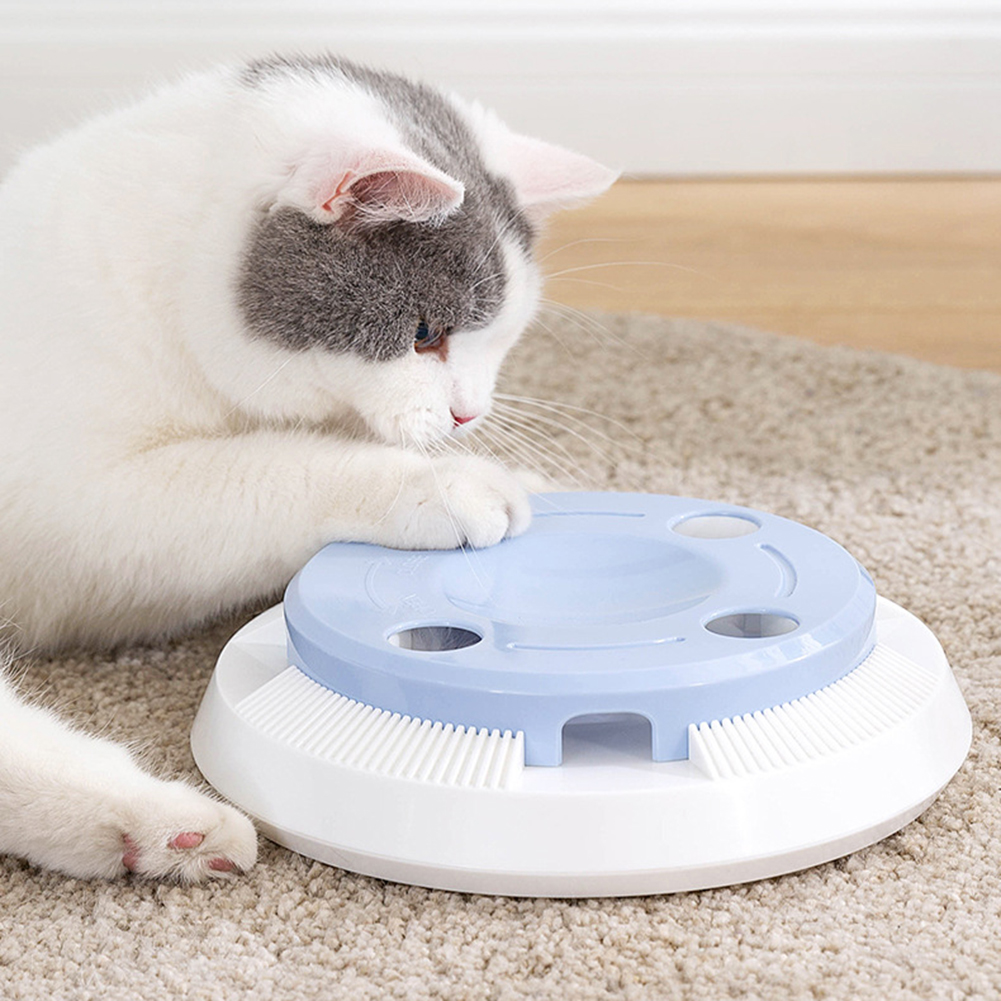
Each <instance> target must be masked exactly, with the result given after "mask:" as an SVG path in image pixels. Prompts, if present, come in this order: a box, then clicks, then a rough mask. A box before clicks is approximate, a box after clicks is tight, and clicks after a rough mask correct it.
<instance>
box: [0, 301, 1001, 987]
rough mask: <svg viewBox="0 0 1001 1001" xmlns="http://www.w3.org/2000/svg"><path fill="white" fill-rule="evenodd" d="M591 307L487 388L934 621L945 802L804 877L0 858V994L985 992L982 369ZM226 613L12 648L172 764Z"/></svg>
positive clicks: (995, 628) (992, 734)
mask: <svg viewBox="0 0 1001 1001" xmlns="http://www.w3.org/2000/svg"><path fill="white" fill-rule="evenodd" d="M603 321H604V325H605V328H606V329H604V330H602V329H599V328H597V327H594V328H593V329H591V325H590V324H589V325H588V326H587V327H585V326H581V325H578V324H576V323H574V322H572V321H566V320H559V321H556V320H549V321H548V326H549V327H550V330H549V332H548V333H547V332H546V331H544V330H542V329H540V330H538V331H536V332H535V333H534V334H533V336H531V337H529V338H528V340H527V341H526V342H525V343H524V344H523V345H522V347H521V348H519V352H518V354H517V356H516V357H515V358H514V359H512V362H511V364H510V366H509V369H508V377H507V380H506V388H507V389H508V391H509V392H511V393H518V394H523V395H526V396H532V397H554V398H558V399H560V400H564V401H566V402H568V403H571V404H573V405H575V406H580V407H585V408H589V409H592V410H596V411H599V412H601V413H604V414H606V415H608V416H609V417H611V418H613V419H615V420H616V421H619V422H621V423H622V424H624V425H625V426H626V427H627V428H628V429H629V431H630V432H631V435H635V436H638V438H634V437H631V435H630V434H627V432H626V430H624V429H623V428H620V427H617V426H615V425H612V424H608V423H602V422H600V421H598V420H597V419H595V418H592V417H588V416H586V415H583V414H578V416H581V417H582V418H583V419H585V420H586V421H588V422H589V423H590V424H591V425H592V426H593V427H594V428H595V429H597V430H601V431H602V432H603V433H604V434H607V435H608V436H609V437H611V438H612V439H613V440H614V441H615V442H616V444H615V445H612V444H610V443H609V442H608V441H606V440H605V439H604V438H601V437H600V436H599V435H597V434H593V435H592V436H591V438H592V441H593V443H594V444H595V445H596V446H598V448H599V449H600V451H601V452H602V453H606V454H604V455H602V454H599V453H598V452H595V451H594V450H593V449H592V448H590V447H588V446H587V445H586V444H585V443H584V442H583V441H582V440H580V439H579V438H578V437H575V436H574V435H572V434H563V435H562V437H561V438H560V441H561V442H562V445H563V447H564V448H565V449H567V450H568V451H569V452H570V453H571V455H572V458H573V461H574V462H575V463H578V464H579V466H580V467H581V469H580V470H579V471H578V475H580V476H581V478H582V479H583V480H584V481H585V482H586V483H588V484H589V485H591V486H594V487H599V488H613V489H622V490H645V491H661V492H671V493H680V494H688V495H692V496H703V497H716V498H720V499H725V500H728V501H736V502H740V503H744V504H748V505H751V506H754V507H759V508H763V509H766V510H771V511H775V512H777V513H779V514H783V515H786V516H789V517H792V518H796V519H798V520H800V521H804V522H806V523H808V524H810V525H813V526H815V527H817V528H819V529H820V530H821V531H823V532H826V533H827V534H829V535H831V536H833V537H834V538H835V539H837V540H839V541H840V542H842V543H843V544H844V545H846V546H847V547H848V548H849V549H851V550H852V551H853V552H854V553H855V554H856V555H857V556H858V557H859V558H860V559H861V560H862V561H863V562H864V563H866V564H867V565H868V567H869V568H870V570H871V571H872V572H873V574H874V576H875V578H876V581H877V585H878V587H879V590H880V591H881V593H882V594H884V595H886V596H887V597H889V598H891V599H893V600H895V601H897V602H899V603H901V604H903V605H904V606H905V607H907V608H909V609H911V610H912V611H913V612H915V613H916V614H917V615H919V616H920V617H922V618H923V619H924V620H925V621H926V622H928V623H929V624H930V625H931V626H932V628H933V629H934V630H935V631H936V632H937V634H938V635H939V637H940V638H941V640H942V642H943V644H944V645H945V648H946V651H947V653H948V654H949V655H950V658H951V660H952V663H953V664H954V666H955V670H956V673H957V675H958V678H959V681H960V685H961V687H962V689H963V691H964V693H965V695H966V698H967V700H968V702H969V704H970V708H971V710H972V712H973V716H974V728H975V732H974V745H973V751H972V753H971V755H970V757H969V759H968V761H967V762H966V765H965V766H964V767H963V769H962V771H961V772H960V773H959V775H958V776H957V777H956V779H955V780H954V781H953V782H952V784H951V785H950V786H949V787H948V788H947V789H946V791H945V793H944V794H943V795H942V796H941V798H940V799H939V800H938V801H937V802H936V803H935V804H934V805H933V806H932V807H931V808H930V809H929V810H928V811H927V812H926V813H925V814H924V816H922V817H921V818H920V819H919V820H917V821H916V822H914V823H912V824H911V825H910V826H909V827H907V828H906V829H905V830H904V831H902V832H901V833H900V834H898V835H896V836H894V837H891V838H889V839H887V840H886V841H884V842H883V843H881V844H879V845H876V846H874V847H872V848H869V849H867V850H865V851H861V852H859V853H857V854H856V855H853V856H851V857H849V858H847V859H842V860H840V861H838V862H835V863H832V864H829V865H824V866H821V867H819V868H817V869H814V870H811V871H808V872H805V873H801V874H798V875H792V876H786V877H783V878H780V879H773V880H768V881H765V882H761V883H756V884H752V885H747V886H739V887H735V888H732V889H722V890H712V891H706V892H702V893H689V894H683V895H676V896H667V897H651V898H634V899H628V900H588V901H580V902H566V901H547V900H508V899H500V898H490V897H469V896H463V895H460V894H452V893H443V892H431V891H427V890H422V889H415V888H408V887H404V886H395V885H390V884H384V883H381V882H379V881H377V880H373V879H367V878H364V877H360V876H353V875H350V874H347V873H344V872H340V871H338V870H336V869H331V868H328V867H326V866H323V865H319V864H314V863H311V862H309V861H307V860H306V859H303V858H299V857H297V856H295V855H292V854H291V853H290V852H288V851H285V850H284V849H280V848H277V847H276V846H274V845H271V844H269V843H264V844H263V850H262V853H261V859H260V863H259V865H258V866H257V868H256V869H255V870H254V871H253V872H252V873H250V874H249V875H248V876H246V877H245V878H243V879H242V880H240V881H239V882H235V883H222V884H216V885H213V886H209V887H196V888H188V889H185V888H180V887H174V886H156V885H151V884H147V883H142V882H136V881H129V880H123V881H121V882H119V883H90V882H77V881H73V880H67V879H64V878H61V877H58V876H51V875H47V874H45V873H41V872H38V871H36V870H34V869H32V868H30V867H29V866H27V865H25V864H23V863H21V862H18V861H15V860H11V859H6V860H2V862H0V864H2V865H3V869H4V871H3V897H2V904H0V997H3V998H5V999H11V1001H13V999H27V998H31V999H36V998H37V999H47V1001H48V999H78V998H79V999H83V998H95V999H130V1001H132V999H137V998H141V999H146V998H158V999H159V998H197V999H203V998H204V999H217V998H219V999H222V998H227V999H228V998H251V999H297V1001H298V999H303V1001H305V999H311V998H330V999H350V1001H363V999H367V998H384V997H386V998H406V999H423V998H435V999H455V1001H477V999H496V1001H506V999H515V998H560V999H571V1001H576V999H590V998H613V997H614V998H625V999H640V998H642V999H647V998H650V999H654V998H656V999H661V998H664V999H668V998H687V997H691V998H726V997H741V998H785V997H790V998H846V999H856V998H873V999H876V998H878V999H886V998H898V997H900V998H911V997H914V998H936V999H953V998H966V997H975V998H978V997H982V998H992V997H998V996H999V995H1001V879H999V875H998V866H999V862H1001V797H999V796H998V794H997V787H998V782H999V776H1001V756H999V750H998V741H999V735H1001V722H999V719H1001V714H999V700H1001V699H999V697H1001V377H998V376H995V375H990V374H982V373H964V372H959V371H952V370H948V369H943V368H936V367H933V366H929V365H925V364H921V363H917V362H913V361H908V360H903V359H900V358H896V357H889V356H884V355H877V354H861V353H857V352H852V351H849V350H842V349H834V350H830V349H822V348H818V347H814V346H811V345H808V344H805V343H801V342H799V341H796V340H791V339H785V338H779V337H775V336H772V335H768V334H762V333H757V332H752V331H744V330H737V329H734V328H731V327H726V326H722V325H712V324H703V323H694V322H669V321H666V320H660V319H650V318H639V317H634V318H626V317H605V318H603ZM537 412H538V413H539V414H540V415H550V414H549V412H548V411H537ZM570 413H574V414H577V412H576V411H571V412H570ZM542 426H543V427H544V425H542ZM575 428H576V429H577V430H580V425H575ZM637 441H638V442H639V443H640V445H639V447H638V448H635V447H634V446H635V445H636V443H637ZM627 446H628V447H627ZM563 460H564V462H567V461H568V459H567V456H566V455H565V454H564V455H563ZM247 614H248V613H243V615H242V616H237V617H235V618H234V619H233V620H232V621H231V622H228V623H224V624H221V625H219V626H216V627H214V628H213V629H211V630H208V631H204V632H202V633H200V634H198V635H196V636H192V637H190V638H187V639H183V640H180V641H177V642H174V643H171V644H169V645H165V646H164V647H163V648H162V649H137V650H132V651H129V652H128V653H126V654H124V655H122V656H119V657H117V658H114V659H101V658H94V659H83V658H76V659H73V658H64V659H59V660H54V661H46V662H42V663H37V664H35V665H33V666H32V667H31V668H30V670H29V671H28V680H29V681H30V682H31V683H32V684H37V685H40V686H42V687H43V688H44V689H45V690H46V691H48V692H49V693H50V695H51V696H52V697H53V698H54V699H55V700H56V701H58V702H59V703H62V704H64V705H65V704H69V705H70V706H71V707H72V709H73V711H74V712H75V713H76V714H77V716H78V717H79V718H80V719H81V720H84V721H88V722H89V724H91V725H93V726H94V727H97V728H100V729H102V730H105V731H109V732H111V733H113V734H117V735H120V736H122V737H126V738H130V739H139V740H141V741H144V742H145V743H146V744H147V745H148V747H149V749H150V751H151V753H152V754H153V755H154V756H155V757H156V758H157V759H158V760H160V761H162V763H163V766H164V768H165V769H166V770H168V771H169V772H172V773H175V774H188V775H191V774H194V770H193V765H192V762H191V758H190V755H189V753H188V750H187V730H188V727H189V726H190V723H191V720H192V718H193V716H194V713H195V710H196V707H197V705H198V701H199V697H200V694H201V691H202V689H203V687H204V685H205V684H206V682H207V680H208V677H209V674H210V672H211V669H212V664H213V660H214V657H215V655H216V654H217V652H218V650H219V649H220V647H221V645H222V644H223V642H224V641H225V639H226V637H227V636H228V635H229V633H230V632H231V631H232V630H233V629H234V628H235V626H236V625H237V624H238V622H239V621H241V620H242V619H243V618H246V617H247ZM344 808H345V809H350V808H351V804H350V803H345V804H344Z"/></svg>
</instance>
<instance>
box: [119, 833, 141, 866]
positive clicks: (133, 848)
mask: <svg viewBox="0 0 1001 1001" xmlns="http://www.w3.org/2000/svg"><path fill="white" fill-rule="evenodd" d="M122 844H123V845H124V848H125V850H124V851H123V852H122V865H123V866H125V868H126V869H127V870H128V871H129V872H135V871H136V866H138V865H139V846H138V845H137V844H136V843H135V842H134V841H133V840H132V839H131V838H130V837H129V836H128V835H127V834H123V835H122Z"/></svg>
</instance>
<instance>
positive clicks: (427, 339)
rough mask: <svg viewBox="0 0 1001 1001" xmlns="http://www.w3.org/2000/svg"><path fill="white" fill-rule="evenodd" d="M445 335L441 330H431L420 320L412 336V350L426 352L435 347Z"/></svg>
mask: <svg viewBox="0 0 1001 1001" xmlns="http://www.w3.org/2000/svg"><path fill="white" fill-rule="evenodd" d="M445 333H446V332H445V331H443V330H432V329H431V328H430V327H429V326H428V325H427V323H426V322H425V321H424V320H421V321H420V323H418V324H417V332H416V333H415V334H414V349H415V350H417V351H427V350H430V349H431V348H434V347H437V346H438V345H439V344H440V343H441V339H442V338H443V337H444V336H445Z"/></svg>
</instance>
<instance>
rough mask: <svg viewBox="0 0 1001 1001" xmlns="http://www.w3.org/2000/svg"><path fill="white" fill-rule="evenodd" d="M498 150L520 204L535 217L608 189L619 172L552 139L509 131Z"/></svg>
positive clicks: (589, 197)
mask: <svg viewBox="0 0 1001 1001" xmlns="http://www.w3.org/2000/svg"><path fill="white" fill-rule="evenodd" d="M498 152H500V153H501V155H502V157H503V161H504V165H505V168H506V169H505V173H506V174H507V176H508V177H509V178H510V180H511V182H512V183H513V184H514V189H515V193H516V194H517V196H518V201H519V202H520V204H521V207H522V208H523V209H524V210H525V211H526V212H527V213H528V215H529V216H531V217H532V218H533V219H534V220H536V221H540V222H541V221H542V220H543V219H544V218H545V217H546V216H548V215H550V214H552V213H553V212H556V211H557V210H558V209H565V208H572V207H573V206H575V205H580V204H582V203H583V202H586V201H590V200H591V199H592V198H596V197H597V196H598V195H600V194H602V193H603V192H605V191H607V190H608V188H610V187H611V186H612V184H613V183H614V182H615V180H616V179H617V178H618V176H619V172H618V171H616V170H611V169H609V168H608V167H604V166H602V165H601V164H600V163H598V162H597V161H596V160H592V159H591V158H590V157H587V156H584V155H583V154H581V153H575V152H573V151H572V150H569V149H564V148H563V147H562V146H556V145H554V144H553V143H548V142H544V141H543V140H541V139H533V138H531V137H529V136H523V135H518V134H517V133H514V132H507V134H506V135H505V136H504V137H503V140H502V142H501V144H500V148H499V150H498Z"/></svg>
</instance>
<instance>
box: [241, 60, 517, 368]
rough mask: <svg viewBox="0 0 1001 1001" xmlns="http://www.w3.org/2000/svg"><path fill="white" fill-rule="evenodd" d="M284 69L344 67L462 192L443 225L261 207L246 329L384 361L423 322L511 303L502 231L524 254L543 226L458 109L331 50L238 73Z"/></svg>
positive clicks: (246, 276) (486, 314) (447, 321)
mask: <svg viewBox="0 0 1001 1001" xmlns="http://www.w3.org/2000/svg"><path fill="white" fill-rule="evenodd" d="M287 74H309V75H312V76H318V77H323V76H336V77H340V78H343V79H347V80H349V81H351V82H352V83H355V84H357V85H358V86H359V87H362V88H364V89H365V90H367V91H369V93H371V94H373V95H374V96H375V97H377V98H378V99H379V100H380V101H381V103H382V104H383V106H384V107H385V108H386V111H387V114H388V115H389V117H390V120H391V121H392V122H393V123H394V124H395V125H396V126H397V128H398V129H399V131H400V133H401V135H402V136H403V138H404V140H405V141H406V142H407V144H408V145H409V146H410V147H411V148H412V149H413V150H414V152H416V153H418V154H419V155H421V156H423V157H424V158H425V159H426V160H428V161H429V162H430V163H432V164H434V166H436V167H438V168H439V169H441V170H443V171H445V173H447V174H448V175H449V176H451V177H453V178H455V179H456V180H459V181H461V182H462V183H463V185H464V186H465V191H466V194H465V198H464V200H463V203H462V205H461V206H460V207H459V209H458V210H456V211H455V212H454V213H453V214H452V215H451V216H449V217H448V218H447V219H446V220H445V221H444V222H442V223H437V224H436V223H430V222H429V223H405V222H391V223H383V224H378V225H372V226H367V227H360V226H359V227H350V226H339V225H337V224H336V223H334V224H331V225H323V224H320V223H317V222H314V221H313V220H312V219H310V218H309V217H307V216H306V215H304V214H303V213H301V212H298V211H296V210H294V209H282V210H280V211H278V212H275V213H272V214H270V215H267V216H265V217H263V218H262V219H261V220H260V221H259V222H258V223H257V225H256V226H255V228H254V230H253V233H252V236H251V239H250V243H249V245H248V247H247V251H246V254H245V256H244V259H243V262H242V267H241V270H240V275H239V284H238V302H239V305H240V308H241V310H242V312H243V316H244V319H245V321H246V323H247V325H248V327H249V329H250V330H251V331H252V332H253V333H255V334H257V335H259V336H263V337H266V338H268V339H270V340H274V341H277V342H278V343H280V344H282V345H283V346H285V347H288V348H291V349H293V350H300V349H304V348H308V347H312V346H322V347H324V348H327V349H329V350H332V351H353V352H356V353H357V354H360V355H362V356H363V357H365V358H368V359H371V360H374V361H384V360H388V359H390V358H395V357H399V356H401V355H403V354H405V353H406V352H407V351H409V350H411V349H412V346H413V340H414V333H415V331H416V329H417V325H418V324H419V323H420V322H422V321H424V322H426V323H427V324H428V326H429V327H430V328H431V329H432V330H446V331H450V330H453V329H471V328H476V327H480V326H484V325H486V324H488V323H489V322H490V321H491V319H493V317H494V316H496V314H497V312H498V311H499V310H500V308H501V306H502V305H503V302H504V293H505V287H506V277H505V271H504V261H503V256H502V251H501V246H500V243H501V237H502V235H509V236H511V237H513V238H514V239H515V241H516V242H517V243H519V244H520V245H521V247H522V249H523V250H524V252H525V253H526V254H527V253H529V252H530V250H531V246H532V243H533V241H534V237H535V233H534V230H533V228H532V226H531V224H530V223H529V222H528V220H527V219H526V218H525V216H524V214H523V213H522V212H521V211H520V210H519V208H518V206H517V205H516V203H515V199H514V193H513V191H512V189H511V185H510V183H509V182H508V181H507V180H505V179H504V178H500V177H496V176H494V175H492V174H490V173H489V172H488V171H487V170H486V168H485V166H484V164H483V161H482V157H481V156H480V153H479V149H478V148H477V143H476V139H475V137H474V135H473V134H472V132H471V130H470V129H469V127H468V126H467V125H466V123H465V121H464V120H463V119H462V117H461V115H459V113H458V112H457V111H456V110H455V109H454V108H453V107H452V105H451V104H450V102H449V101H448V100H447V99H446V98H445V97H443V96H442V95H441V94H440V93H438V92H437V91H436V90H434V89H432V88H431V87H428V86H426V85H424V84H420V83H412V82H411V81H409V80H406V79H405V78H403V77H400V76H396V75H395V74H391V73H383V72H379V71H375V70H369V69H366V68H364V67H361V66H357V65H355V64H354V63H351V62H348V61H347V60H342V59H337V58H335V57H333V56H328V57H316V58H307V57H302V58H291V59H289V58H282V57H276V58H273V59H268V60H260V61H258V62H255V63H252V64H250V65H249V66H248V67H246V69H245V70H244V73H243V76H242V81H243V83H244V84H245V85H247V86H249V87H266V86H267V84H268V81H269V80H270V79H273V78H274V77H275V76H282V75H287Z"/></svg>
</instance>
